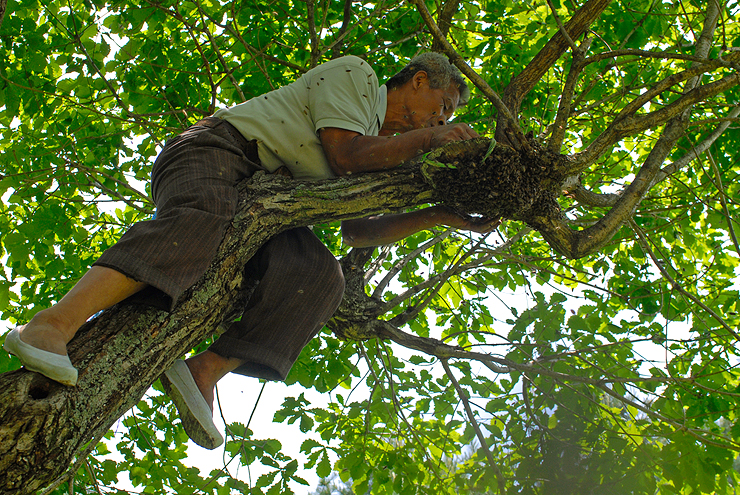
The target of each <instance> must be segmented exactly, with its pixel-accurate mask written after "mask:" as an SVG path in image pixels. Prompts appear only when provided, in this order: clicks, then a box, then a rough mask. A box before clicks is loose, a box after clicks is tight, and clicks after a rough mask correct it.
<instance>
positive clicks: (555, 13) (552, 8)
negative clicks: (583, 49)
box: [547, 0, 578, 54]
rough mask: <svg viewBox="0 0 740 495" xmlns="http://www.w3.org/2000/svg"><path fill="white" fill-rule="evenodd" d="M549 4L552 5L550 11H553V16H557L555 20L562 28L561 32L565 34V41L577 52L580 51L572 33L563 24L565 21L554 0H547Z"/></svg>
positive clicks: (559, 27) (560, 28)
mask: <svg viewBox="0 0 740 495" xmlns="http://www.w3.org/2000/svg"><path fill="white" fill-rule="evenodd" d="M547 5H549V6H550V11H551V12H552V16H553V17H554V18H555V22H556V23H557V24H558V29H559V30H560V34H562V35H563V38H565V41H567V42H568V45H570V49H571V50H572V51H573V53H574V54H575V53H576V52H577V51H578V47H577V46H576V44H575V42H574V41H573V38H571V37H570V35H569V34H568V31H567V30H566V29H565V26H563V21H561V20H560V16H559V15H558V11H557V10H556V9H555V6H554V5H553V4H552V0H547Z"/></svg>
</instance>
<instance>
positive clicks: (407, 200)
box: [0, 167, 431, 494]
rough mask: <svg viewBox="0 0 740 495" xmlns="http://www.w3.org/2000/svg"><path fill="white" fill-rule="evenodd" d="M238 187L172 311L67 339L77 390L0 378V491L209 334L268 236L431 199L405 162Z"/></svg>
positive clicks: (31, 478) (48, 474) (13, 486)
mask: <svg viewBox="0 0 740 495" xmlns="http://www.w3.org/2000/svg"><path fill="white" fill-rule="evenodd" d="M414 177H416V180H414ZM241 189H242V191H243V192H244V193H246V194H247V195H246V196H243V197H242V201H241V203H240V206H239V210H238V213H237V215H236V217H235V219H234V223H233V226H232V228H231V229H230V230H229V232H228V234H227V236H226V238H225V239H224V242H223V243H222V245H221V247H220V249H219V251H218V254H217V256H216V259H215V260H214V262H213V264H212V265H211V268H210V269H209V270H208V271H207V272H206V274H205V275H204V276H203V278H202V279H201V280H200V282H198V283H197V284H196V285H195V286H194V287H193V288H191V289H190V290H189V291H188V293H187V294H186V295H185V296H184V300H183V302H182V303H181V304H179V305H178V306H177V307H176V308H175V309H174V310H173V311H172V312H171V313H166V312H163V311H159V310H156V309H152V308H145V307H140V306H139V307H137V306H133V305H129V304H120V305H118V306H116V307H114V308H113V309H111V310H108V311H106V312H105V313H104V314H103V315H102V316H100V317H99V318H97V319H95V320H94V321H92V322H90V323H88V324H86V325H85V326H83V327H82V328H81V329H80V331H79V332H78V334H77V336H76V337H75V339H74V340H73V341H72V342H71V343H70V345H69V346H68V351H69V355H70V358H71V360H72V362H73V363H74V364H75V366H77V367H78V368H79V370H80V378H79V384H78V385H77V386H76V387H64V386H62V385H59V384H57V383H55V382H52V381H50V380H48V379H46V378H44V377H43V376H41V375H39V374H36V373H31V372H28V371H25V370H18V371H13V372H9V373H5V374H3V375H0V391H1V392H0V396H2V398H3V400H2V405H0V473H2V476H0V480H2V482H1V483H2V486H0V491H3V493H8V494H16V493H33V492H35V491H36V490H38V489H40V488H43V487H44V486H45V485H46V484H48V483H50V482H51V481H52V480H53V479H55V478H57V477H58V476H59V475H60V474H61V471H62V470H64V469H65V468H66V467H67V466H68V465H69V464H70V462H71V461H72V459H73V458H74V457H75V456H76V455H77V454H78V453H79V452H80V451H81V449H83V448H84V446H85V445H86V444H87V443H88V442H89V441H97V439H98V438H99V437H100V436H101V435H102V434H103V433H105V431H107V430H108V428H110V426H111V425H112V424H113V423H114V422H115V421H116V419H118V418H119V417H120V416H121V415H122V414H123V413H124V412H125V411H127V410H128V409H130V408H131V407H132V406H133V405H134V404H136V402H138V400H139V399H140V397H141V396H142V395H143V394H144V392H145V391H146V389H147V388H148V387H149V385H150V384H151V383H152V382H154V381H155V380H156V379H157V378H158V377H159V375H160V374H161V372H162V371H163V370H165V369H167V368H168V367H169V366H171V364H172V363H173V362H174V360H175V359H176V358H177V357H179V356H181V355H183V354H184V353H185V352H187V351H188V350H189V349H191V348H192V347H193V346H195V345H196V344H197V343H199V342H200V341H202V340H203V339H204V338H205V337H206V336H207V335H209V334H212V333H214V332H215V331H216V329H217V328H218V327H219V325H220V324H221V323H222V322H223V321H224V320H225V319H226V318H227V315H229V314H230V313H233V308H235V307H239V306H241V305H242V304H243V299H244V297H245V292H248V289H249V287H250V281H248V280H243V276H242V269H243V266H244V264H245V263H246V261H247V260H248V259H249V258H250V257H251V256H252V254H253V253H254V252H255V251H256V249H257V248H258V247H259V246H260V245H262V244H263V243H264V242H265V241H266V240H267V239H268V238H269V237H271V236H273V235H275V234H277V233H278V232H280V231H282V230H284V229H287V228H291V227H295V226H299V225H311V224H313V223H316V222H318V221H323V220H327V219H330V218H335V219H341V218H348V217H358V216H365V215H368V214H377V213H384V212H389V211H396V210H398V209H400V208H405V207H410V206H413V205H418V204H421V203H424V202H427V201H429V199H430V197H431V192H430V189H429V186H428V185H427V184H425V183H424V182H423V181H422V180H420V174H419V173H418V169H414V168H413V167H412V168H410V169H403V170H398V169H397V170H394V171H392V172H387V173H376V174H367V175H364V176H363V175H357V176H355V177H352V178H351V179H344V178H340V179H335V180H329V181H322V182H317V183H296V182H294V181H291V180H288V179H282V178H276V177H272V176H264V175H263V174H258V175H257V176H255V177H253V178H252V179H251V180H250V181H249V182H247V183H245V184H243V185H242V186H241Z"/></svg>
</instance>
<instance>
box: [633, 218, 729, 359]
mask: <svg viewBox="0 0 740 495" xmlns="http://www.w3.org/2000/svg"><path fill="white" fill-rule="evenodd" d="M630 227H632V230H634V231H635V234H637V240H638V242H639V244H640V247H642V249H643V250H644V251H645V253H647V255H648V256H650V259H651V260H653V264H654V265H655V267H656V268H657V269H658V270H659V271H660V273H661V275H663V278H665V279H666V280H668V282H669V283H670V284H671V287H672V288H673V289H675V290H677V291H678V292H680V293H681V294H683V295H684V296H686V297H687V298H689V299H691V301H692V302H693V303H694V304H696V305H697V306H699V307H700V308H701V309H703V310H704V311H706V312H707V313H708V314H709V315H710V316H711V317H712V318H714V319H715V320H717V323H719V324H720V325H721V326H722V328H724V329H725V330H727V333H729V334H730V335H732V336H733V337H735V339H736V340H738V341H740V335H738V334H737V332H735V330H733V329H732V328H730V326H729V325H728V324H727V322H725V320H724V319H723V318H722V317H721V316H719V315H718V314H717V313H715V312H714V311H713V310H712V309H711V308H709V307H708V306H707V305H706V304H704V303H703V302H702V300H701V299H699V297H697V296H695V295H693V294H691V293H690V292H688V291H687V290H686V289H684V288H683V287H682V286H681V284H679V283H678V282H676V280H675V279H674V278H673V277H672V276H671V274H670V273H668V270H666V269H665V263H666V262H665V261H661V260H659V259H658V258H657V257H656V256H655V253H654V252H653V250H652V249H651V248H650V244H649V243H648V240H647V237H646V236H645V233H644V232H643V231H642V229H641V228H640V227H639V226H638V225H637V223H635V221H634V220H633V219H630ZM674 271H675V269H674ZM718 336H720V335H719V334H718ZM731 345H732V344H731Z"/></svg>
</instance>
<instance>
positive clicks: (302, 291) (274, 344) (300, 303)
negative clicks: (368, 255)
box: [209, 227, 344, 380]
mask: <svg viewBox="0 0 740 495" xmlns="http://www.w3.org/2000/svg"><path fill="white" fill-rule="evenodd" d="M248 272H250V273H248V274H249V275H250V276H254V277H256V278H258V279H259V280H260V282H259V285H258V286H257V288H256V289H255V291H254V293H253V295H252V297H251V298H250V300H249V302H248V304H247V307H246V309H245V311H244V314H243V315H242V318H241V321H238V322H235V323H233V324H232V325H231V326H230V327H229V329H228V330H227V331H226V332H225V333H224V334H223V335H222V336H221V337H220V338H219V339H218V340H217V341H216V342H215V343H214V344H213V345H212V346H211V347H210V349H209V350H211V351H212V352H215V353H216V354H219V355H221V356H224V357H235V358H239V359H243V360H245V361H246V363H245V364H244V365H243V366H241V367H240V368H238V369H237V370H235V373H239V374H243V375H247V376H254V377H257V378H265V379H268V380H284V379H285V377H286V376H287V375H288V372H289V371H290V368H291V366H293V363H294V362H295V361H296V359H298V355H299V354H300V352H301V349H303V347H304V346H305V345H306V344H307V343H308V341H309V340H311V338H313V337H314V336H315V335H316V334H317V333H318V332H319V331H320V330H321V328H322V327H323V326H324V324H325V323H326V322H327V320H329V318H331V316H332V314H334V311H335V310H336V308H337V307H338V306H339V303H340V302H341V300H342V295H343V293H344V275H343V274H342V269H341V267H340V265H339V263H338V262H337V260H336V259H335V258H334V256H333V255H332V254H331V252H330V251H329V250H328V249H327V248H326V246H324V245H323V243H322V242H321V241H320V240H319V239H318V238H317V237H316V236H315V235H314V234H313V232H311V231H310V229H308V228H306V227H301V228H297V229H291V230H288V231H285V232H283V233H281V234H278V235H277V236H275V237H273V238H272V239H270V241H268V242H267V244H265V245H264V246H263V247H262V248H261V249H260V250H259V251H258V252H257V253H256V254H255V256H254V257H253V258H252V260H251V261H250V263H249V266H248Z"/></svg>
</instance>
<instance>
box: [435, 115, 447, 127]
mask: <svg viewBox="0 0 740 495" xmlns="http://www.w3.org/2000/svg"><path fill="white" fill-rule="evenodd" d="M446 124H447V116H446V115H445V114H440V115H439V116H437V117H435V118H433V119H432V126H438V125H446Z"/></svg>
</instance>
